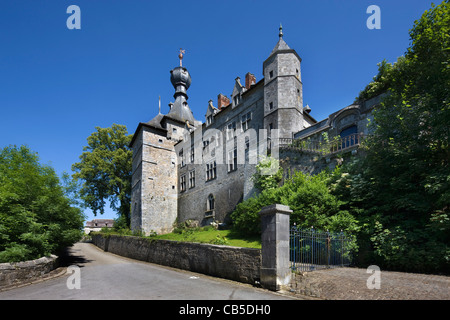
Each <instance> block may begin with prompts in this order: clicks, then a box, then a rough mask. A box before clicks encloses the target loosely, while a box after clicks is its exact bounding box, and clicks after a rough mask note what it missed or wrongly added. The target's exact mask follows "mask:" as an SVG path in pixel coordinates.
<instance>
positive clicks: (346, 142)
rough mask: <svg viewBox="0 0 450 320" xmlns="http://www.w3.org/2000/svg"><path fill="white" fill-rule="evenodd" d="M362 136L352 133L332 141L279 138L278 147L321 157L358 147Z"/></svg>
mask: <svg viewBox="0 0 450 320" xmlns="http://www.w3.org/2000/svg"><path fill="white" fill-rule="evenodd" d="M363 138H364V135H363V134H360V133H354V134H351V135H348V136H346V137H342V138H341V137H337V138H336V139H334V140H332V141H327V142H325V141H316V140H300V139H291V138H280V139H279V142H278V146H279V147H280V148H294V149H297V150H302V151H309V152H314V153H319V154H321V155H327V154H332V153H336V152H341V151H344V150H346V149H350V148H357V147H359V145H360V143H361V141H362V140H363Z"/></svg>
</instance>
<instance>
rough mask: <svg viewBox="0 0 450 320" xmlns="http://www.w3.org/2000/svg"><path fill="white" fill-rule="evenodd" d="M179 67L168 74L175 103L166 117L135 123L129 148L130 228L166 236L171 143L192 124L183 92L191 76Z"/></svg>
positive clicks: (172, 208) (173, 167) (174, 200)
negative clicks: (130, 168) (130, 177)
mask: <svg viewBox="0 0 450 320" xmlns="http://www.w3.org/2000/svg"><path fill="white" fill-rule="evenodd" d="M179 58H180V66H179V67H176V68H174V69H173V70H171V71H170V73H171V76H170V81H171V82H172V85H173V86H174V88H175V94H174V98H175V102H174V103H170V104H169V106H171V108H170V111H169V113H168V114H167V115H163V114H162V113H161V107H159V113H158V115H156V116H155V117H154V118H153V119H152V120H150V121H148V122H141V123H139V125H138V127H137V129H136V132H135V134H134V136H133V139H132V141H131V143H130V146H131V148H132V149H133V165H132V179H131V188H132V189H131V229H132V230H133V231H142V232H144V233H145V234H146V235H148V234H149V233H151V232H156V233H158V234H163V233H169V232H171V231H172V229H173V223H174V222H175V220H176V218H177V207H178V189H179V185H178V172H177V163H178V161H179V159H178V158H179V157H178V156H177V154H176V152H175V147H174V146H175V144H176V143H177V142H179V141H180V140H181V138H182V137H183V135H184V133H185V130H187V128H188V127H191V128H192V127H193V126H194V125H195V123H196V122H195V119H194V117H193V114H192V111H191V109H190V108H189V105H188V104H187V99H188V96H187V93H186V92H187V89H188V88H189V86H190V84H191V76H190V74H189V72H188V71H187V69H186V68H184V67H182V62H181V60H182V58H183V56H182V53H181V50H180V56H179Z"/></svg>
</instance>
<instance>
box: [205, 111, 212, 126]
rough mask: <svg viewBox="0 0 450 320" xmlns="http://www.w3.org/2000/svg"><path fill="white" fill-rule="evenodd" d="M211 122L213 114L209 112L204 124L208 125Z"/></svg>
mask: <svg viewBox="0 0 450 320" xmlns="http://www.w3.org/2000/svg"><path fill="white" fill-rule="evenodd" d="M212 123H213V116H212V114H211V115H209V116H208V117H206V125H207V126H209V125H210V124H212Z"/></svg>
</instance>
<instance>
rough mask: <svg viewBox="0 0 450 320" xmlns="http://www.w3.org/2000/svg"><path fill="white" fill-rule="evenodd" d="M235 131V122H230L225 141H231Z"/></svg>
mask: <svg viewBox="0 0 450 320" xmlns="http://www.w3.org/2000/svg"><path fill="white" fill-rule="evenodd" d="M235 131H236V121H233V122H230V123H229V124H228V126H227V140H230V139H233V137H234V136H235Z"/></svg>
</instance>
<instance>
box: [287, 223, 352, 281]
mask: <svg viewBox="0 0 450 320" xmlns="http://www.w3.org/2000/svg"><path fill="white" fill-rule="evenodd" d="M351 246H352V239H351V238H350V237H348V236H347V235H346V234H344V233H343V232H340V233H331V232H328V231H327V232H321V231H318V230H315V229H314V228H311V229H306V230H305V229H299V228H297V227H296V226H293V227H292V228H291V232H290V247H289V251H290V263H291V270H292V271H293V272H295V271H313V270H319V269H326V268H335V267H344V266H348V265H350V263H351Z"/></svg>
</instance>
